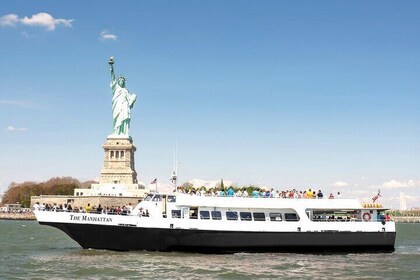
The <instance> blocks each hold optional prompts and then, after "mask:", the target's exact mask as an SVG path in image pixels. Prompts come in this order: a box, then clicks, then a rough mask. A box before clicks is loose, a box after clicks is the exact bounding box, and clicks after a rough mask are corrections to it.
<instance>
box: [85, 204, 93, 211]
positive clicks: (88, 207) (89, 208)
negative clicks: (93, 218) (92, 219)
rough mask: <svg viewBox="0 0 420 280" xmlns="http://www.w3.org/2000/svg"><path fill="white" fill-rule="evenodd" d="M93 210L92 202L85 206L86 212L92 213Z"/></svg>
mask: <svg viewBox="0 0 420 280" xmlns="http://www.w3.org/2000/svg"><path fill="white" fill-rule="evenodd" d="M91 211H92V206H90V203H88V205H87V206H85V212H86V213H90V212H91Z"/></svg>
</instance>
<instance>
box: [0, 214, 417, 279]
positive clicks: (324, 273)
mask: <svg viewBox="0 0 420 280" xmlns="http://www.w3.org/2000/svg"><path fill="white" fill-rule="evenodd" d="M121 238H124V237H123V236H121ZM139 238H141V237H139ZM226 242H229V240H226ZM297 278H299V279H337V278H342V279H419V278H420V224H419V223H415V224H414V223H413V224H397V242H396V250H395V252H393V253H381V254H291V253H290V254H288V253H269V254H248V253H238V254H231V255H229V254H228V255H205V254H191V253H175V252H173V253H162V252H143V251H142V252H113V251H106V250H84V249H82V248H81V247H80V246H79V245H78V244H77V243H76V242H74V241H73V240H71V239H70V238H69V237H68V236H67V235H66V234H64V233H63V232H61V231H59V230H57V229H55V228H52V227H47V226H41V225H39V224H38V223H37V222H36V221H6V220H0V279H297Z"/></svg>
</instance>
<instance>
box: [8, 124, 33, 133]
mask: <svg viewBox="0 0 420 280" xmlns="http://www.w3.org/2000/svg"><path fill="white" fill-rule="evenodd" d="M6 130H7V131H16V132H25V131H28V129H27V128H26V127H19V128H16V127H14V126H11V125H9V126H8V127H7V128H6Z"/></svg>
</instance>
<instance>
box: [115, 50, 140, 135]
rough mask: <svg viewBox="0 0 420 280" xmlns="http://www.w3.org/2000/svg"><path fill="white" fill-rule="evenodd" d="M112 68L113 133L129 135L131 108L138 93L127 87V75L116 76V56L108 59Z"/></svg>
mask: <svg viewBox="0 0 420 280" xmlns="http://www.w3.org/2000/svg"><path fill="white" fill-rule="evenodd" d="M108 63H109V65H110V68H111V83H110V87H111V89H112V120H113V130H114V131H113V134H114V135H121V136H127V137H128V136H129V128H130V120H131V108H133V106H134V103H135V102H136V98H137V97H136V95H135V94H132V93H130V92H129V91H128V90H127V88H126V87H125V77H124V76H119V77H118V78H116V77H115V73H114V58H113V57H111V58H110V59H109V61H108Z"/></svg>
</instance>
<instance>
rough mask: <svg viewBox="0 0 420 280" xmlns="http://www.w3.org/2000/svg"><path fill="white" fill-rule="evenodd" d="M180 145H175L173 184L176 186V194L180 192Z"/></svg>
mask: <svg viewBox="0 0 420 280" xmlns="http://www.w3.org/2000/svg"><path fill="white" fill-rule="evenodd" d="M178 164H179V163H178V143H176V145H175V150H174V169H173V171H172V178H171V182H172V184H173V185H174V190H175V192H176V191H177V190H178Z"/></svg>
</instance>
